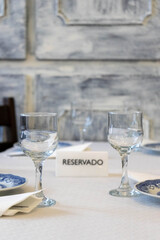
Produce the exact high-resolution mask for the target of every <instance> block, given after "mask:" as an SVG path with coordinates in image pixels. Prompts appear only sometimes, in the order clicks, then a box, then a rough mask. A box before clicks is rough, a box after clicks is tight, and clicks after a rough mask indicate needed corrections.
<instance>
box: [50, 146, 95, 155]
mask: <svg viewBox="0 0 160 240" xmlns="http://www.w3.org/2000/svg"><path fill="white" fill-rule="evenodd" d="M91 144H92V143H91V142H88V143H83V144H77V145H74V146H70V147H64V148H60V149H57V150H56V151H55V152H54V153H53V154H52V155H51V156H49V158H55V157H56V152H57V151H65V152H66V151H68V152H71V151H74V152H82V151H84V150H86V149H87V148H88V147H89V146H90V145H91Z"/></svg>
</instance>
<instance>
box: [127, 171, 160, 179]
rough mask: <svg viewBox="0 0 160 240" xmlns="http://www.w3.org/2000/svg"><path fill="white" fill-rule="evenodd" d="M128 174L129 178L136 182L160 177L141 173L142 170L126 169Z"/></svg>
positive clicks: (159, 176) (159, 177)
mask: <svg viewBox="0 0 160 240" xmlns="http://www.w3.org/2000/svg"><path fill="white" fill-rule="evenodd" d="M128 176H129V178H131V179H133V180H134V181H137V182H143V181H145V180H152V179H160V175H156V174H150V173H142V172H132V171H128Z"/></svg>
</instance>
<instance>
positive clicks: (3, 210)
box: [0, 191, 42, 217]
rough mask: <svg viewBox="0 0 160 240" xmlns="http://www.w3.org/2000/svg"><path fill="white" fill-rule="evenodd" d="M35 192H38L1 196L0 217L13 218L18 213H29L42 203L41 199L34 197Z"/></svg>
mask: <svg viewBox="0 0 160 240" xmlns="http://www.w3.org/2000/svg"><path fill="white" fill-rule="evenodd" d="M37 192H39V191H36V192H29V193H21V194H15V195H8V196H1V197H0V217H1V216H3V215H4V216H13V215H15V214H16V213H18V212H22V213H29V212H31V211H32V210H33V209H34V208H35V207H36V206H37V205H38V204H39V203H40V202H41V201H42V199H41V198H37V197H36V196H35V194H36V193H37Z"/></svg>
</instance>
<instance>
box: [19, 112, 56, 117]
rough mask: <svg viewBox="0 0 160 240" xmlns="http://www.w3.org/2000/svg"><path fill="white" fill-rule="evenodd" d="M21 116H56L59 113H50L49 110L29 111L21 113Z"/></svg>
mask: <svg viewBox="0 0 160 240" xmlns="http://www.w3.org/2000/svg"><path fill="white" fill-rule="evenodd" d="M20 116H21V117H40V116H42V117H51V116H52V117H56V116H57V113H49V112H28V113H21V114H20Z"/></svg>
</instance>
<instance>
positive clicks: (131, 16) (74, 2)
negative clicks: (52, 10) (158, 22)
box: [56, 0, 152, 25]
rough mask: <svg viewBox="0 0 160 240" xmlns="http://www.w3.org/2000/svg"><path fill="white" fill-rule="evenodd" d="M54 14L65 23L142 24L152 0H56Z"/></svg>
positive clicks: (149, 12)
mask: <svg viewBox="0 0 160 240" xmlns="http://www.w3.org/2000/svg"><path fill="white" fill-rule="evenodd" d="M56 14H57V16H59V17H60V18H61V19H63V21H64V22H65V24H67V25H125V24H143V21H144V20H145V18H146V17H148V16H150V15H151V14H152V0H87V1H86V0H56Z"/></svg>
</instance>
